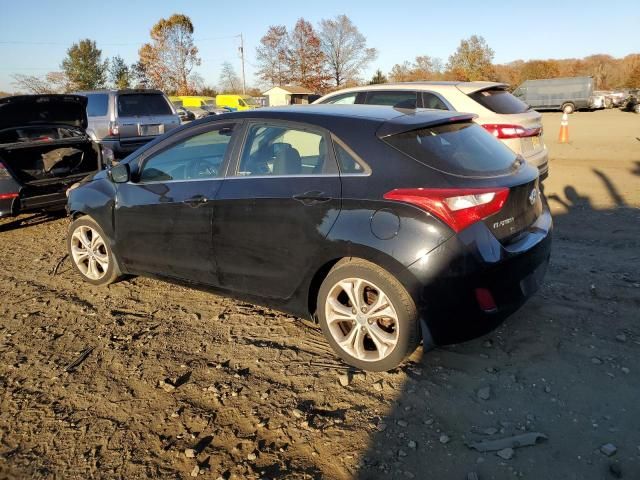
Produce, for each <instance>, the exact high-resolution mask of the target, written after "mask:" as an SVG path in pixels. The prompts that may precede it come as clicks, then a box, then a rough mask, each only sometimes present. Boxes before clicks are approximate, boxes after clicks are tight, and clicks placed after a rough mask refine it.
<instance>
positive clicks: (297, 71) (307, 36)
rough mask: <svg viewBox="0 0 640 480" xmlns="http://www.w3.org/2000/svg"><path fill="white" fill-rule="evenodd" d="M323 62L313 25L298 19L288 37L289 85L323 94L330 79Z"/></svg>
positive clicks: (318, 39) (323, 58)
mask: <svg viewBox="0 0 640 480" xmlns="http://www.w3.org/2000/svg"><path fill="white" fill-rule="evenodd" d="M325 60H326V57H325V55H324V53H323V52H322V49H321V47H320V38H319V37H318V34H317V33H316V31H315V29H314V28H313V25H311V23H309V22H308V21H306V20H305V19H304V18H300V19H299V20H298V21H297V22H296V26H295V28H294V29H293V31H292V32H291V34H290V35H289V55H288V57H287V65H288V69H289V79H290V81H291V83H292V84H295V85H300V86H302V87H306V88H308V89H309V90H311V91H313V92H318V93H322V92H324V91H325V90H326V88H327V81H328V80H329V78H330V76H329V75H328V74H327V71H326V69H325Z"/></svg>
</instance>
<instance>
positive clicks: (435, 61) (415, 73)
mask: <svg viewBox="0 0 640 480" xmlns="http://www.w3.org/2000/svg"><path fill="white" fill-rule="evenodd" d="M442 69H443V67H442V60H440V59H439V58H435V57H430V56H428V55H419V56H417V57H416V58H415V60H414V61H413V62H408V61H405V62H403V63H397V64H395V65H394V66H393V67H392V68H391V72H389V78H390V79H391V81H392V82H417V81H420V80H439V79H441V78H442Z"/></svg>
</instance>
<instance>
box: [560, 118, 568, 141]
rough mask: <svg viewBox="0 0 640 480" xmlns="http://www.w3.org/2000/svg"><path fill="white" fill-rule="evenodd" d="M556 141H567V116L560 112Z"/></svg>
mask: <svg viewBox="0 0 640 480" xmlns="http://www.w3.org/2000/svg"><path fill="white" fill-rule="evenodd" d="M558 143H569V116H568V115H567V114H566V113H563V114H562V121H561V122H560V133H559V134H558Z"/></svg>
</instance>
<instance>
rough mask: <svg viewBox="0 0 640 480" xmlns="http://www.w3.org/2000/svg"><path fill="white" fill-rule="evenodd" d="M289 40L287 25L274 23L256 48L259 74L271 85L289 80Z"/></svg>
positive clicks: (284, 83)
mask: <svg viewBox="0 0 640 480" xmlns="http://www.w3.org/2000/svg"><path fill="white" fill-rule="evenodd" d="M288 41H289V39H288V35H287V27H285V26H284V25H272V26H270V27H269V30H267V33H266V34H265V35H264V36H263V37H262V38H261V39H260V46H259V47H258V48H256V59H257V61H258V65H259V69H258V72H257V74H258V76H259V77H260V79H261V80H263V81H264V82H265V83H267V84H268V85H269V86H274V85H279V86H281V85H286V84H287V83H288V82H289V70H288V68H287V61H288V57H289V48H288Z"/></svg>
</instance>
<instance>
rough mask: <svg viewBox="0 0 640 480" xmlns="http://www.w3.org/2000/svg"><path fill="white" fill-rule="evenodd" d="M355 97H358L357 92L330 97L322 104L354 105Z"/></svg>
mask: <svg viewBox="0 0 640 480" xmlns="http://www.w3.org/2000/svg"><path fill="white" fill-rule="evenodd" d="M357 96H358V93H357V92H353V93H344V94H342V95H336V96H335V97H331V98H330V99H328V100H326V101H324V102H322V103H331V104H334V105H352V104H354V103H356V97H357Z"/></svg>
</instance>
